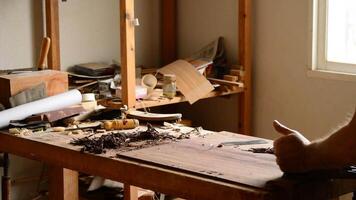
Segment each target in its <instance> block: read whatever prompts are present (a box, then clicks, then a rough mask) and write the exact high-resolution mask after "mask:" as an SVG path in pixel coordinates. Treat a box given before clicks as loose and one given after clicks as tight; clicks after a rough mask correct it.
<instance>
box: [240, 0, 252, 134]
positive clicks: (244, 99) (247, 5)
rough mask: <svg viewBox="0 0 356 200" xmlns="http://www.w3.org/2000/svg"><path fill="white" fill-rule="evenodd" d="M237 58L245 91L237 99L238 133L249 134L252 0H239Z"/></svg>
mask: <svg viewBox="0 0 356 200" xmlns="http://www.w3.org/2000/svg"><path fill="white" fill-rule="evenodd" d="M238 6H239V15H238V17H239V19H238V21H239V31H238V32H239V60H240V64H241V65H242V66H243V70H244V71H245V77H244V80H245V81H244V85H245V91H244V93H242V94H241V95H240V97H241V98H240V99H239V120H240V123H239V133H242V134H246V135H251V134H252V132H251V131H252V130H251V120H252V116H251V112H252V80H251V74H252V44H251V36H252V31H251V24H252V20H251V14H252V0H239V5H238Z"/></svg>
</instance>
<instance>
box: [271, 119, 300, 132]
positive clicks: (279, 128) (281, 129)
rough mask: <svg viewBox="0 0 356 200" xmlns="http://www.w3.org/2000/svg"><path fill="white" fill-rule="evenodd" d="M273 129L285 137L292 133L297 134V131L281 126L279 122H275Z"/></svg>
mask: <svg viewBox="0 0 356 200" xmlns="http://www.w3.org/2000/svg"><path fill="white" fill-rule="evenodd" d="M273 127H274V129H275V130H276V131H277V132H279V133H281V134H283V135H289V134H291V133H297V131H295V130H293V129H290V128H288V127H286V126H284V125H283V124H281V123H280V122H279V121H277V120H274V121H273Z"/></svg>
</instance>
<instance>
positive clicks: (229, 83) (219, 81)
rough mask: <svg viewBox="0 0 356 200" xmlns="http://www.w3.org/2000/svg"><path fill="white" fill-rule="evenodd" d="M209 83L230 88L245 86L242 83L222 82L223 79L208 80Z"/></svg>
mask: <svg viewBox="0 0 356 200" xmlns="http://www.w3.org/2000/svg"><path fill="white" fill-rule="evenodd" d="M208 80H209V81H211V82H214V83H218V84H221V85H229V86H238V87H243V86H244V84H243V83H240V82H232V81H227V80H222V79H216V78H208Z"/></svg>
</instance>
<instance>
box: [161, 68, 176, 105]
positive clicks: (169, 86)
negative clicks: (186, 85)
mask: <svg viewBox="0 0 356 200" xmlns="http://www.w3.org/2000/svg"><path fill="white" fill-rule="evenodd" d="M176 93H177V86H176V76H175V75H174V74H165V75H163V96H165V97H167V98H170V99H172V98H173V97H175V96H176Z"/></svg>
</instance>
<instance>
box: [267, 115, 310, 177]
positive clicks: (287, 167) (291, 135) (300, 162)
mask: <svg viewBox="0 0 356 200" xmlns="http://www.w3.org/2000/svg"><path fill="white" fill-rule="evenodd" d="M273 127H274V128H275V130H276V131H277V132H279V133H281V134H282V135H283V136H282V137H280V138H278V139H277V140H275V141H274V152H275V155H276V157H277V160H276V161H277V164H278V165H279V167H280V168H281V170H282V171H284V172H305V171H309V170H310V169H309V166H308V164H307V156H308V155H307V146H308V145H309V144H310V141H309V140H308V139H307V138H305V137H304V136H303V135H302V134H301V133H299V132H298V131H296V130H293V129H290V128H288V127H286V126H284V125H283V124H281V123H279V122H278V121H276V120H275V121H274V122H273Z"/></svg>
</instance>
